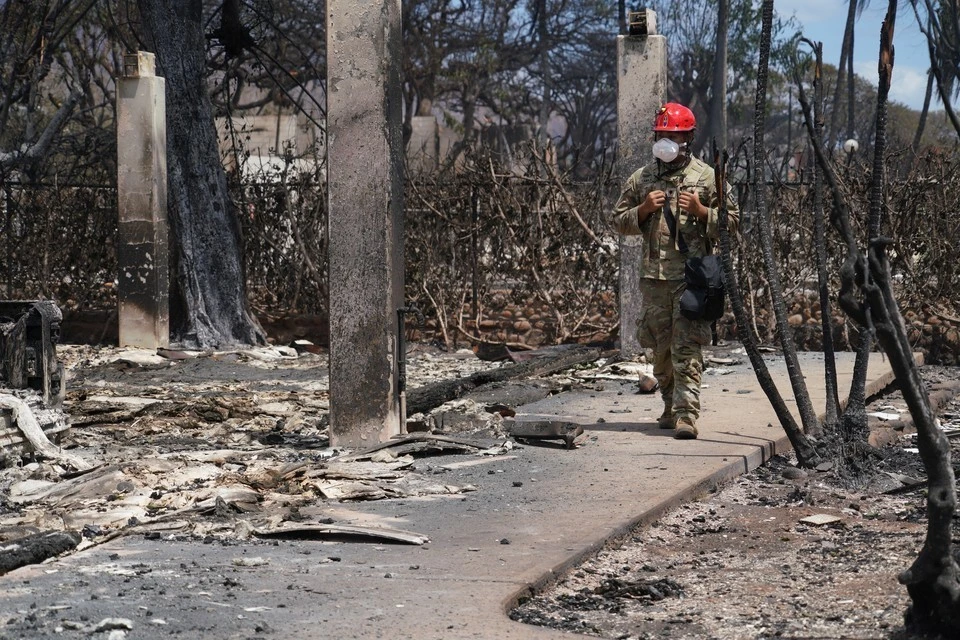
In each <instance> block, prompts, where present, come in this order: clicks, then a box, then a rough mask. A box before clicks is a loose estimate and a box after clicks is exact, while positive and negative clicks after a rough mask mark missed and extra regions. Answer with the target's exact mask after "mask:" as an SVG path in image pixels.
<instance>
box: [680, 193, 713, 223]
mask: <svg viewBox="0 0 960 640" xmlns="http://www.w3.org/2000/svg"><path fill="white" fill-rule="evenodd" d="M680 208H681V209H683V210H684V211H686V212H687V213H689V214H691V215H693V216H696V217H697V218H699V219H701V220H705V219H706V218H707V208H706V207H705V206H703V203H702V202H700V195H699V194H698V193H697V192H696V191H689V192H688V191H681V192H680Z"/></svg>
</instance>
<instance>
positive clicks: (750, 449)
mask: <svg viewBox="0 0 960 640" xmlns="http://www.w3.org/2000/svg"><path fill="white" fill-rule="evenodd" d="M801 359H802V363H803V366H804V371H805V372H806V375H807V380H808V383H809V384H810V386H811V389H810V391H811V395H812V397H813V402H814V406H815V407H822V406H823V389H822V378H823V376H822V375H821V372H822V370H823V369H822V356H820V355H819V354H804V355H802V356H801ZM744 361H745V359H744ZM771 367H772V369H773V374H774V377H775V380H777V383H778V385H779V386H780V389H781V392H782V393H784V395H786V396H790V395H792V394H791V393H790V392H789V387H788V385H787V382H786V380H787V377H786V372H785V369H784V367H783V366H782V365H780V364H779V362H778V361H777V360H776V359H771ZM852 367H853V354H841V355H840V357H839V361H838V370H839V372H840V378H841V381H842V382H841V389H844V390H845V389H846V387H847V385H848V381H849V379H850V375H851V371H852ZM726 369H729V370H730V373H728V374H726V375H707V376H705V379H704V382H705V385H706V388H705V389H704V390H703V406H704V414H703V418H702V420H701V423H700V427H701V437H700V439H698V440H692V441H676V440H673V439H672V438H671V437H670V432H669V431H663V430H661V429H658V428H657V425H656V418H657V416H658V415H659V411H660V407H659V404H658V403H659V398H658V396H657V395H656V394H653V395H637V394H635V393H633V388H632V385H630V384H627V383H621V382H616V381H610V382H609V383H607V382H604V388H603V390H602V391H592V392H574V393H566V394H560V395H557V396H553V397H551V398H547V399H545V400H542V401H539V402H537V403H534V404H532V405H527V406H525V407H522V408H521V411H520V414H530V415H555V416H564V419H575V420H578V421H580V422H581V424H582V425H583V428H584V431H585V434H584V436H581V438H584V441H583V445H582V446H581V447H580V448H578V449H575V450H566V449H565V448H564V446H563V444H562V443H544V444H543V445H542V446H534V445H529V446H525V447H523V448H521V449H518V450H515V451H513V452H511V454H510V455H509V456H505V457H503V458H499V459H496V458H495V459H492V460H491V461H490V462H489V463H487V464H476V465H456V464H455V461H456V460H457V459H458V458H456V457H455V456H443V457H437V458H427V459H421V460H418V462H417V467H418V470H419V471H420V472H421V473H432V474H436V478H437V480H438V482H443V483H449V484H457V485H461V486H462V485H464V484H468V483H469V484H473V485H474V486H475V487H476V488H477V491H476V492H472V493H468V494H463V495H456V496H443V497H433V498H430V499H405V500H391V501H380V502H371V503H363V504H356V505H336V504H335V505H329V507H328V508H326V509H325V510H324V513H323V515H329V516H330V517H333V518H335V519H336V520H338V521H340V522H346V521H348V520H349V521H352V522H354V523H358V524H360V523H362V524H367V525H370V524H380V525H383V526H392V527H396V528H401V529H406V530H410V531H415V532H417V533H421V534H425V535H427V536H429V538H430V540H431V542H430V543H429V544H426V545H423V546H409V545H390V544H376V543H373V544H371V543H368V542H360V541H356V540H354V541H336V542H330V541H328V542H320V541H297V540H289V541H280V542H271V543H266V542H264V543H257V544H253V545H251V544H243V545H222V544H220V543H213V544H204V543H203V542H198V541H190V540H186V541H178V540H176V539H174V540H163V539H161V540H149V539H146V538H144V537H130V538H125V539H118V540H115V541H112V542H110V543H107V544H104V545H102V546H99V547H96V548H93V549H90V550H88V551H85V552H82V553H79V554H76V555H74V556H71V557H68V558H66V559H64V560H61V561H57V562H53V563H48V564H44V565H39V566H34V567H28V568H24V569H21V570H18V571H15V572H13V573H10V574H8V575H6V576H4V577H2V578H0V585H2V589H0V638H2V637H46V635H49V636H50V637H53V636H54V635H55V634H54V631H53V630H54V627H55V625H56V624H57V623H59V624H60V625H61V626H62V625H63V624H64V621H69V620H80V619H86V620H88V621H90V622H92V623H96V622H97V621H99V620H101V619H103V618H107V617H124V618H129V619H130V620H131V621H132V622H133V625H134V629H133V631H132V632H131V635H130V637H154V635H152V634H155V635H161V634H162V635H169V634H171V633H176V634H177V635H178V636H179V637H182V638H249V637H260V636H263V637H302V638H330V637H341V638H418V639H421V638H438V639H439V638H443V639H449V638H558V639H559V638H569V637H570V635H571V634H569V633H561V632H557V631H553V630H548V629H541V628H532V627H528V626H526V625H522V624H520V623H516V622H513V621H511V620H510V619H509V618H508V617H507V613H506V612H507V609H508V607H510V606H511V605H512V604H513V603H515V602H516V600H517V598H519V597H522V596H524V595H526V594H529V593H530V592H531V591H533V590H536V589H538V588H540V587H542V586H543V585H546V584H547V583H549V582H551V581H552V580H554V579H555V578H556V577H557V576H559V575H561V574H563V573H564V572H565V571H567V570H568V569H569V568H571V567H572V566H574V565H575V564H577V563H578V562H579V561H580V560H581V559H583V558H584V557H587V556H589V555H591V554H592V553H594V552H595V551H597V550H598V549H600V548H601V547H602V546H603V545H605V544H607V543H609V542H610V541H611V540H615V539H617V538H618V537H622V536H625V535H627V534H628V533H630V532H631V531H632V529H633V528H634V527H635V526H637V525H638V524H644V523H649V522H651V521H653V520H655V519H656V518H657V517H658V516H659V515H661V514H662V513H663V512H664V511H665V510H667V509H669V508H671V507H673V506H675V505H678V504H680V503H682V502H685V501H688V500H691V499H694V498H696V497H698V496H699V495H702V494H703V493H705V492H707V491H709V490H711V489H712V488H714V487H716V486H718V485H719V484H722V483H723V482H724V481H726V480H728V479H731V478H733V477H735V476H737V475H739V474H741V473H743V472H745V471H747V470H749V469H752V468H754V467H756V466H757V465H759V464H761V463H762V462H763V461H764V460H765V459H766V458H768V457H769V456H770V455H771V454H773V453H777V452H783V451H786V450H787V448H788V443H787V441H786V438H785V436H784V435H783V432H782V430H781V429H780V428H779V426H771V423H775V418H774V414H773V411H772V409H770V407H769V404H768V403H767V401H766V398H765V397H764V395H763V392H762V391H761V390H760V388H759V385H758V384H757V383H756V380H755V378H754V376H753V372H752V371H751V370H750V368H749V366H748V365H747V364H745V363H744V364H741V365H735V366H729V367H726ZM869 371H870V373H869V391H871V392H872V391H875V390H878V389H879V388H881V387H883V386H884V385H886V384H888V382H889V381H890V380H891V373H890V370H889V367H888V366H887V363H886V362H884V361H883V359H882V357H881V356H879V355H877V356H875V357H874V358H873V359H872V360H871V363H870V369H869ZM601 418H602V419H603V421H600V419H601ZM460 459H461V460H462V458H460ZM451 465H453V466H451ZM254 556H255V557H257V558H260V559H262V562H261V561H257V562H237V559H238V558H242V557H254ZM250 565H253V566H250ZM34 603H35V604H37V606H38V607H39V609H35V610H33V611H34V616H33V619H32V620H33V622H32V623H29V624H33V625H34V627H31V628H30V631H31V633H33V635H24V633H25V629H26V627H25V626H24V625H27V624H28V622H26V621H25V620H27V619H28V618H29V615H30V611H31V609H30V606H31V604H34ZM51 607H53V608H51ZM57 607H67V608H57ZM7 621H10V623H9V624H7ZM161 622H162V624H161ZM4 634H7V635H6V636H5V635H4ZM10 634H13V635H10ZM56 637H59V638H64V637H71V636H70V635H69V633H61V634H59V635H56Z"/></svg>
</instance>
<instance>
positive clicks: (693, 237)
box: [613, 158, 740, 280]
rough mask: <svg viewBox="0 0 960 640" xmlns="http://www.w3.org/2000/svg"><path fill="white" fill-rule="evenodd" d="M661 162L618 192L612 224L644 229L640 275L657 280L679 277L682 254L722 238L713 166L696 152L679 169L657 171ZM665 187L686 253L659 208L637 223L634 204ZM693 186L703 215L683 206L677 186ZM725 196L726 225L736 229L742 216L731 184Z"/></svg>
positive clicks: (707, 248) (704, 249) (696, 252)
mask: <svg viewBox="0 0 960 640" xmlns="http://www.w3.org/2000/svg"><path fill="white" fill-rule="evenodd" d="M662 167H663V165H662V164H661V163H659V162H657V161H654V162H652V163H650V164H648V165H646V166H644V167H642V168H641V169H640V170H639V171H637V172H636V173H634V174H633V175H632V176H630V178H629V179H628V180H627V184H626V186H625V187H624V189H623V193H621V194H620V199H619V200H618V201H617V206H616V207H615V208H614V211H613V214H614V215H613V223H614V227H615V228H616V229H617V231H619V232H620V233H622V234H624V235H642V236H643V240H644V249H643V263H642V264H641V266H640V277H641V278H653V279H656V280H683V263H684V261H685V260H686V258H692V257H695V256H697V257H699V256H705V255H708V254H710V253H712V251H713V247H714V246H715V245H716V244H717V243H718V241H719V238H720V232H719V226H718V224H717V207H718V205H719V202H720V201H719V199H718V198H717V187H716V178H715V176H714V172H713V168H712V167H710V166H709V165H708V164H706V163H705V162H703V161H702V160H700V159H698V158H691V159H690V162H689V163H687V166H685V167H684V168H682V169H677V170H675V171H670V172H663V173H661V170H662ZM658 189H660V190H663V191H666V192H667V194H668V202H669V204H670V210H671V211H672V212H673V215H674V217H675V218H676V220H677V222H678V223H679V231H680V233H682V234H683V239H684V240H685V241H686V243H687V248H688V252H687V254H686V255H684V254H682V253H681V252H680V248H679V246H678V243H677V242H676V241H675V240H673V239H671V237H670V228H669V226H668V225H667V220H666V218H665V217H664V215H663V210H662V209H661V210H660V211H655V212H653V213H652V214H650V216H649V217H648V218H647V219H646V220H644V222H643V224H638V223H637V207H638V206H639V205H640V204H641V203H643V201H644V199H646V197H647V194H648V193H650V192H651V191H656V190H658ZM693 189H695V190H696V191H697V194H698V196H699V197H700V202H701V203H702V204H703V205H704V206H705V207H707V209H708V211H707V219H706V220H700V219H698V218H697V217H696V216H693V215H689V214H688V213H687V212H686V211H681V210H680V206H679V192H680V191H681V190H683V191H689V190H693ZM725 190H726V198H727V218H728V224H727V228H728V229H730V232H731V233H736V230H737V225H738V224H739V222H740V210H739V209H738V208H737V205H736V201H735V199H734V198H733V194H732V191H731V189H730V185H725Z"/></svg>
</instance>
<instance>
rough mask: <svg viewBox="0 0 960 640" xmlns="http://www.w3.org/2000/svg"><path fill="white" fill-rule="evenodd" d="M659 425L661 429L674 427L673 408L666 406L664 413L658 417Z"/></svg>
mask: <svg viewBox="0 0 960 640" xmlns="http://www.w3.org/2000/svg"><path fill="white" fill-rule="evenodd" d="M657 426H658V427H660V428H661V429H673V409H670V408H669V407H667V408H664V410H663V413H661V414H660V417H659V418H657Z"/></svg>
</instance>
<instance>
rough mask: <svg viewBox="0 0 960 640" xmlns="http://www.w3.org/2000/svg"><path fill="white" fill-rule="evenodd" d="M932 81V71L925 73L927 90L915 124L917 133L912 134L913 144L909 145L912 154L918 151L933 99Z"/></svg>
mask: <svg viewBox="0 0 960 640" xmlns="http://www.w3.org/2000/svg"><path fill="white" fill-rule="evenodd" d="M933 81H934V78H933V71H927V90H926V92H925V93H924V94H923V108H922V109H920V121H919V122H918V123H917V131H916V133H914V134H913V143H912V144H911V145H910V146H911V148H912V149H913V152H914V153H916V152H917V150H918V149H920V140H921V139H922V138H923V130H924V129H925V128H926V127H927V115H928V114H929V113H930V99H931V98H932V97H933Z"/></svg>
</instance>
